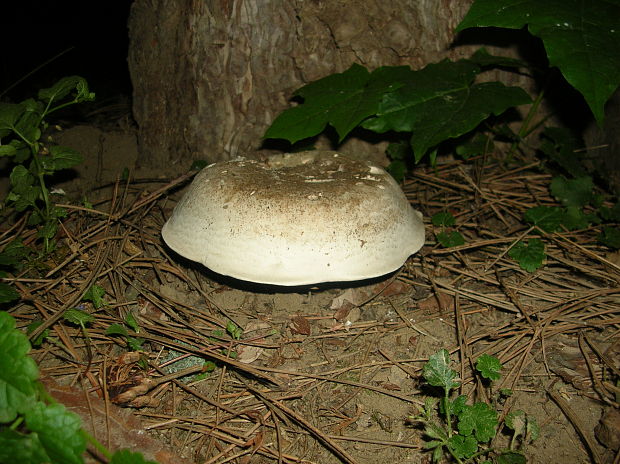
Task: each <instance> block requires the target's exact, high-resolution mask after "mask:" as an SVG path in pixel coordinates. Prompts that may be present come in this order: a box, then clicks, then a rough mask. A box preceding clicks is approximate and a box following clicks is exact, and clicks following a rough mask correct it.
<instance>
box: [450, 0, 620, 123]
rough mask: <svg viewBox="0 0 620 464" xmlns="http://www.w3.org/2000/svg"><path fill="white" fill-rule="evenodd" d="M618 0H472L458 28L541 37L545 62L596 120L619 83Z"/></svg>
mask: <svg viewBox="0 0 620 464" xmlns="http://www.w3.org/2000/svg"><path fill="white" fill-rule="evenodd" d="M618 18H620V2H618V0H587V1H586V0H545V1H540V0H519V1H515V0H476V1H475V2H474V3H473V4H472V6H471V8H470V10H469V12H468V13H467V15H466V16H465V18H464V19H463V21H462V22H461V23H460V24H459V25H458V27H457V31H462V30H464V29H467V28H470V27H485V26H494V27H505V28H511V29H521V28H522V27H523V26H525V25H526V24H527V26H528V29H529V31H530V32H531V33H532V34H533V35H535V36H537V37H539V38H541V39H542V41H543V44H544V46H545V49H546V51H547V56H548V58H549V64H550V65H551V66H557V67H558V68H559V69H560V71H561V72H562V74H563V75H564V78H565V79H566V80H567V81H568V82H569V83H570V84H571V85H572V86H573V87H575V88H576V89H577V90H578V91H579V92H581V94H582V95H583V96H584V98H585V99H586V101H587V102H588V105H589V106H590V109H591V110H592V112H593V114H594V116H595V118H596V120H597V121H598V122H599V123H600V122H601V121H602V120H603V116H604V106H605V102H606V101H607V100H608V99H609V97H610V96H611V94H612V93H613V92H614V91H615V90H616V88H617V87H618V85H619V84H620V40H619V39H620V24H619V23H620V21H619V20H618Z"/></svg>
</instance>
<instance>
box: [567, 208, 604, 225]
mask: <svg viewBox="0 0 620 464" xmlns="http://www.w3.org/2000/svg"><path fill="white" fill-rule="evenodd" d="M593 222H599V219H598V217H597V216H596V215H595V214H586V213H585V212H584V211H583V210H582V209H581V208H578V207H576V206H569V207H568V208H566V210H565V211H564V219H562V225H563V226H564V227H566V228H567V229H568V230H579V229H587V228H588V227H589V226H590V224H592V223H593Z"/></svg>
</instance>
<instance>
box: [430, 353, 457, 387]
mask: <svg viewBox="0 0 620 464" xmlns="http://www.w3.org/2000/svg"><path fill="white" fill-rule="evenodd" d="M422 375H423V376H424V378H425V379H426V381H427V382H428V383H429V384H431V385H432V386H433V387H442V388H443V389H444V390H445V391H450V390H451V389H453V388H456V387H458V386H459V382H457V381H456V379H457V378H458V374H457V373H456V371H455V370H453V369H450V353H448V350H446V349H443V350H439V351H438V352H437V353H435V354H433V355H431V356H430V357H429V358H428V362H427V363H426V364H424V367H423V368H422Z"/></svg>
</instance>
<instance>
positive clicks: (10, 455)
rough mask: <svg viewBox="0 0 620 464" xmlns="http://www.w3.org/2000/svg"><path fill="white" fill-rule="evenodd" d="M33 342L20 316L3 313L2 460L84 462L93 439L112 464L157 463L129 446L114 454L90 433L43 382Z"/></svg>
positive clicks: (0, 369) (0, 346)
mask: <svg viewBox="0 0 620 464" xmlns="http://www.w3.org/2000/svg"><path fill="white" fill-rule="evenodd" d="M30 349H31V347H30V343H29V341H28V338H27V337H26V335H24V334H23V333H22V332H21V331H20V330H18V329H16V328H15V320H14V319H13V317H12V316H10V315H9V314H8V313H6V312H0V352H1V353H3V355H2V356H0V391H2V392H3V394H2V395H0V463H1V464H12V463H24V464H39V463H44V462H45V463H51V464H82V463H83V462H84V454H85V452H86V447H87V445H88V444H89V443H90V444H91V445H92V446H94V447H95V448H96V449H97V451H98V452H99V453H101V454H102V455H103V456H105V458H106V459H108V461H109V462H110V463H111V464H156V463H154V462H153V461H146V460H145V459H144V457H143V456H142V455H141V454H140V453H134V452H131V451H128V450H122V451H117V452H116V453H114V454H112V453H110V451H108V450H107V449H106V448H105V447H104V446H103V445H102V444H101V443H99V442H98V441H97V440H96V439H95V438H94V437H92V436H91V435H90V434H88V433H87V432H86V431H85V430H84V429H83V428H82V424H81V420H80V418H79V417H78V416H77V415H76V414H74V413H72V412H70V411H68V410H67V409H66V408H65V407H64V406H63V405H62V404H58V403H56V402H55V401H54V399H53V398H52V397H51V396H50V395H49V394H48V393H47V392H46V391H45V389H44V388H43V386H42V385H41V384H40V383H39V382H38V380H37V379H38V377H39V369H38V367H37V365H36V363H35V362H34V360H33V359H32V358H31V357H30V356H28V353H29V351H30Z"/></svg>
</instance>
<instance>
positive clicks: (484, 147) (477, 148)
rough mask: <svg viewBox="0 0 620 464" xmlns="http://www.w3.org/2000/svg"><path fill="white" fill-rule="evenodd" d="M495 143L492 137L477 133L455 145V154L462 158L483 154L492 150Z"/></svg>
mask: <svg viewBox="0 0 620 464" xmlns="http://www.w3.org/2000/svg"><path fill="white" fill-rule="evenodd" d="M494 147H495V145H494V143H493V139H491V138H490V137H487V136H486V135H485V134H482V133H478V134H476V135H475V136H474V138H472V139H471V140H469V141H468V142H465V143H463V144H462V145H459V146H457V147H456V154H457V155H459V156H460V157H461V158H463V159H465V160H466V159H469V158H471V157H472V156H478V155H484V154H485V153H490V152H492V151H493V149H494Z"/></svg>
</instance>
